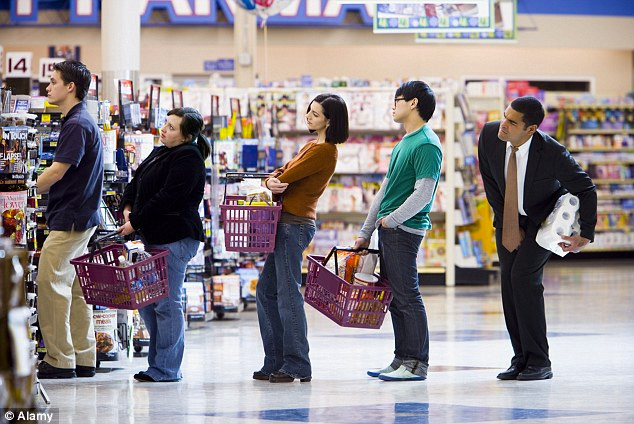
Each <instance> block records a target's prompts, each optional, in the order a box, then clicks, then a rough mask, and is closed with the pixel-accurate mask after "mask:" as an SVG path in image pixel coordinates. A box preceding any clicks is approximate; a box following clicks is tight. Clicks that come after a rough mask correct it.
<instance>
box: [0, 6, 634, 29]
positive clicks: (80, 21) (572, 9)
mask: <svg viewBox="0 0 634 424" xmlns="http://www.w3.org/2000/svg"><path fill="white" fill-rule="evenodd" d="M101 1H102V0H70V1H69V0H9V1H6V0H3V1H2V2H0V11H3V10H4V11H7V10H8V11H9V23H8V24H0V26H6V25H9V26H11V25H15V24H26V25H42V26H49V25H50V24H49V23H48V22H45V21H44V20H43V21H42V22H40V21H39V20H38V14H39V11H40V10H61V11H68V22H67V24H70V25H99V24H100V13H101ZM404 3H408V2H407V1H405V2H404ZM409 3H410V4H420V3H421V2H412V1H410V2H409ZM430 3H433V1H432V2H430ZM446 3H450V2H446ZM461 3H469V1H464V2H461ZM517 3H518V4H517V12H518V13H520V14H554V15H592V16H630V17H631V16H634V1H633V0H603V1H601V2H597V1H595V0H557V1H552V0H518V2H517ZM141 4H142V10H141V24H142V25H157V26H158V25H214V26H227V25H233V14H234V12H235V10H236V8H237V7H238V6H237V5H236V3H235V2H234V1H233V0H142V1H141ZM375 7H376V4H345V3H342V2H341V0H295V1H293V2H292V3H291V4H290V5H289V6H288V7H287V8H286V9H284V10H283V11H282V12H281V13H280V14H278V15H275V16H272V17H270V18H269V19H268V20H267V23H268V24H269V25H281V26H336V27H359V26H361V27H372V25H373V22H372V21H373V15H374V9H375ZM154 11H164V12H166V14H167V18H168V22H167V23H162V22H161V23H157V22H153V21H152V19H151V16H152V14H153V12H154ZM220 15H224V17H225V18H226V20H225V19H220V17H219V16H220ZM348 15H354V16H353V17H354V19H350V17H349V16H348ZM65 24H66V23H65Z"/></svg>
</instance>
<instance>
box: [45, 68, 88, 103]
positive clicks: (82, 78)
mask: <svg viewBox="0 0 634 424" xmlns="http://www.w3.org/2000/svg"><path fill="white" fill-rule="evenodd" d="M53 69H54V70H56V71H57V72H59V75H60V76H61V77H62V81H64V85H68V84H70V83H71V82H72V83H74V84H75V97H77V98H78V99H79V100H84V97H86V94H87V93H88V89H89V88H90V71H89V70H88V68H86V65H84V64H83V63H81V62H80V61H78V60H65V61H63V62H59V63H56V64H55V65H53Z"/></svg>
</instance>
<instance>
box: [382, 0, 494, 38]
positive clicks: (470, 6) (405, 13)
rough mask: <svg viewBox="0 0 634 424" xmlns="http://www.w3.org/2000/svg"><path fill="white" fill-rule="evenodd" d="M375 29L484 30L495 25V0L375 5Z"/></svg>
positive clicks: (435, 0)
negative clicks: (493, 13) (492, 14)
mask: <svg viewBox="0 0 634 424" xmlns="http://www.w3.org/2000/svg"><path fill="white" fill-rule="evenodd" d="M375 7H376V11H375V13H374V25H373V29H374V32H375V33H377V34H388V33H417V32H428V31H429V32H480V31H491V30H492V29H493V19H491V13H492V11H493V0H464V1H462V2H460V3H456V2H448V1H439V0H425V1H424V2H418V3H413V2H410V3H380V4H377V5H375Z"/></svg>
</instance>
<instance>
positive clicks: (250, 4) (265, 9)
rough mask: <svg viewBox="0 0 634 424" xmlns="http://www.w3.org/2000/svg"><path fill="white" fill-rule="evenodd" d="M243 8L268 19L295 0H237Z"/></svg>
mask: <svg viewBox="0 0 634 424" xmlns="http://www.w3.org/2000/svg"><path fill="white" fill-rule="evenodd" d="M235 2H236V4H237V5H238V6H240V7H241V8H243V9H245V10H247V11H249V12H251V13H254V14H256V15H258V16H259V17H261V18H262V19H266V18H268V17H269V16H273V15H277V14H278V13H280V12H281V11H282V10H284V9H285V8H286V7H288V5H290V4H291V3H292V2H293V0H235Z"/></svg>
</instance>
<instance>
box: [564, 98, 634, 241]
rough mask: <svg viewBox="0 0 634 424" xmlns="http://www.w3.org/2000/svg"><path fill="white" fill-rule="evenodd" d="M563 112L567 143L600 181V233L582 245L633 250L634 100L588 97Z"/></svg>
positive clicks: (588, 170) (565, 107)
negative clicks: (590, 100) (598, 99)
mask: <svg viewBox="0 0 634 424" xmlns="http://www.w3.org/2000/svg"><path fill="white" fill-rule="evenodd" d="M562 114H563V115H562V118H563V124H564V130H565V139H564V140H565V141H564V144H565V145H566V147H567V148H568V150H569V151H570V152H571V153H572V154H573V155H574V157H575V159H576V160H577V161H578V163H579V165H580V166H581V167H582V168H583V169H584V170H585V171H586V172H588V175H590V177H591V178H592V180H593V182H594V183H595V184H596V185H597V198H598V210H597V226H596V235H595V240H594V243H592V244H591V245H590V246H588V248H587V249H585V250H584V251H588V252H622V251H631V250H634V232H633V230H634V102H632V101H631V100H627V99H608V100H602V101H599V102H594V103H593V102H589V101H585V99H584V100H581V103H579V102H578V103H577V104H567V105H564V107H563V109H562Z"/></svg>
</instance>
